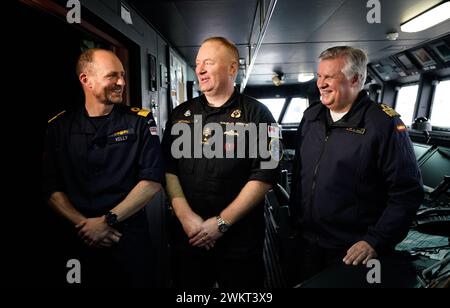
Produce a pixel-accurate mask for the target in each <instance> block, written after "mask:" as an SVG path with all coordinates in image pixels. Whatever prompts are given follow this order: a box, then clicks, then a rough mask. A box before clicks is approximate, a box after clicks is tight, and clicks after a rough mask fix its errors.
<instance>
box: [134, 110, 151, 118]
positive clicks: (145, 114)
mask: <svg viewBox="0 0 450 308" xmlns="http://www.w3.org/2000/svg"><path fill="white" fill-rule="evenodd" d="M149 113H150V110H146V109H141V110H139V111H138V113H137V114H138V115H140V116H141V117H146V116H147V115H148V114H149Z"/></svg>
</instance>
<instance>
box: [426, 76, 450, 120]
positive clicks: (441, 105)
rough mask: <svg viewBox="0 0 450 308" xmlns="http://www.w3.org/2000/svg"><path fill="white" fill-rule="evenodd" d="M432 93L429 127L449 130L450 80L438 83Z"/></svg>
mask: <svg viewBox="0 0 450 308" xmlns="http://www.w3.org/2000/svg"><path fill="white" fill-rule="evenodd" d="M434 91H435V92H434V98H433V104H432V105H431V108H432V109H431V115H430V122H431V125H432V126H439V127H445V128H450V116H449V115H450V100H449V97H450V80H445V81H441V82H439V83H438V84H437V85H436V89H435V90H434Z"/></svg>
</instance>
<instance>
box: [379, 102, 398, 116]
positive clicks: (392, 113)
mask: <svg viewBox="0 0 450 308" xmlns="http://www.w3.org/2000/svg"><path fill="white" fill-rule="evenodd" d="M380 107H381V110H383V111H384V113H386V114H387V115H388V116H390V117H391V118H393V117H399V116H400V115H399V114H398V113H397V111H395V110H394V109H392V108H391V107H389V106H388V105H386V104H380Z"/></svg>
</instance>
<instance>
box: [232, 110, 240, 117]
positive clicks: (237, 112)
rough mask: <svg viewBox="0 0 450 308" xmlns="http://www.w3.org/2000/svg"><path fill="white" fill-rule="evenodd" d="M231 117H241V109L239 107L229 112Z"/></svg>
mask: <svg viewBox="0 0 450 308" xmlns="http://www.w3.org/2000/svg"><path fill="white" fill-rule="evenodd" d="M231 117H232V118H235V119H237V118H240V117H241V111H240V110H239V109H236V110H234V111H233V112H232V113H231Z"/></svg>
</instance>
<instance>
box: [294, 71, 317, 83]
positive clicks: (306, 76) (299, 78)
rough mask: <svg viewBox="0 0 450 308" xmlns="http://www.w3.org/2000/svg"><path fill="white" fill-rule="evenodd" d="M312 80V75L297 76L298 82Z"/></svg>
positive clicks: (302, 74) (301, 74)
mask: <svg viewBox="0 0 450 308" xmlns="http://www.w3.org/2000/svg"><path fill="white" fill-rule="evenodd" d="M313 79H314V74H313V73H300V74H298V78H297V80H298V82H307V81H310V80H313Z"/></svg>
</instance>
